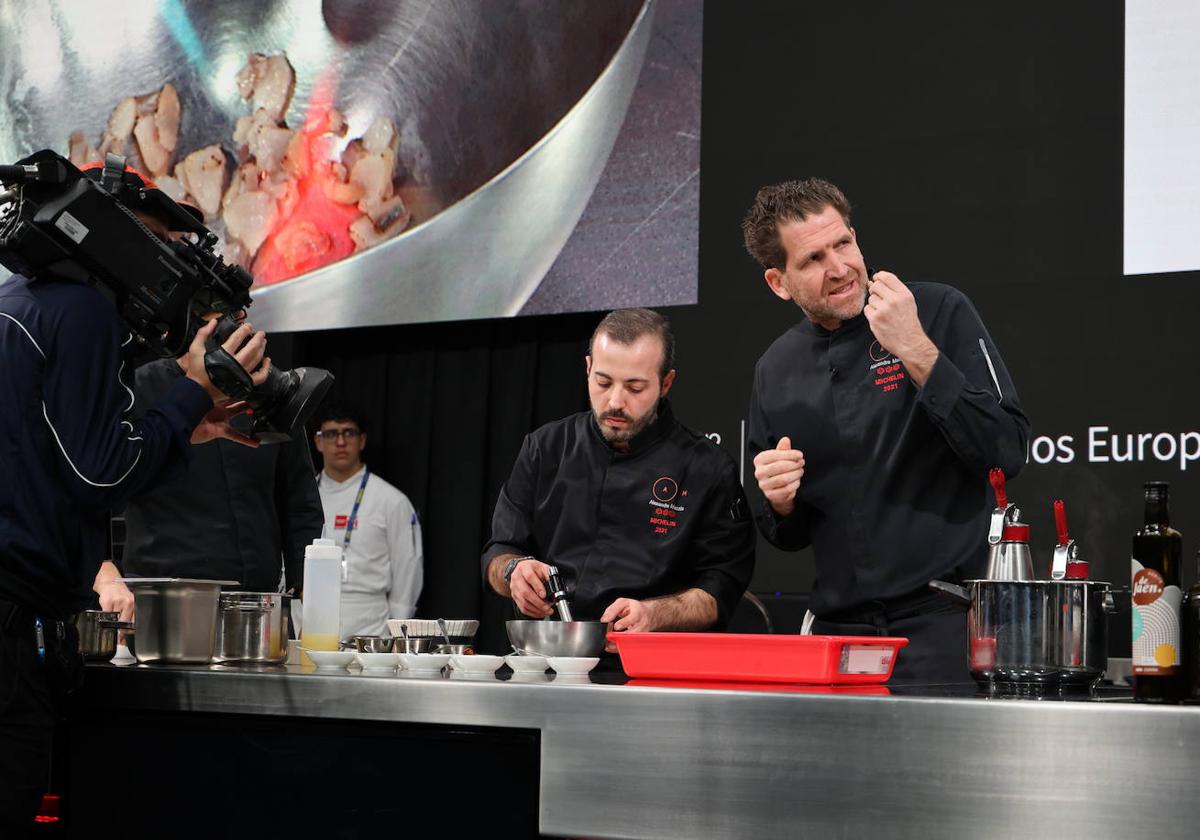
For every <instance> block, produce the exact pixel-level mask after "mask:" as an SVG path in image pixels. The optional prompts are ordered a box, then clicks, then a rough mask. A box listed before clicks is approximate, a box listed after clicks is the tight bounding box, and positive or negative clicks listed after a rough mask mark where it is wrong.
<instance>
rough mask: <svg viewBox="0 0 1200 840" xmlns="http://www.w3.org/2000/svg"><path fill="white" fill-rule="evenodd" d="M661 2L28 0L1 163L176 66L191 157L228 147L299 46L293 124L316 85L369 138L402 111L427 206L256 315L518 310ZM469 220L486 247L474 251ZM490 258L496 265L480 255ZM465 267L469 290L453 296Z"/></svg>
mask: <svg viewBox="0 0 1200 840" xmlns="http://www.w3.org/2000/svg"><path fill="white" fill-rule="evenodd" d="M653 6H654V4H653V2H652V0H604V2H599V3H597V2H574V3H562V2H559V0H531V2H522V3H507V2H482V3H481V2H478V0H390V2H389V1H388V0H378V2H376V1H375V0H372V2H366V0H339V1H338V2H336V3H334V2H324V3H292V2H284V0H264V2H256V3H245V2H241V0H176V2H172V3H169V4H166V5H163V4H160V3H158V2H152V1H151V0H127V2H126V3H125V4H123V6H122V10H123V11H122V13H121V14H118V15H91V14H88V13H86V11H72V10H71V7H70V6H66V7H63V9H62V10H61V11H60V12H55V13H54V14H49V13H47V12H45V9H44V6H43V4H42V3H41V2H40V0H14V1H13V2H10V3H6V4H4V9H5V14H2V15H0V43H2V44H4V45H5V47H6V48H5V49H4V50H2V51H0V91H4V92H5V93H4V96H5V102H4V108H5V113H10V114H13V115H15V116H14V118H12V119H6V120H4V121H3V123H2V124H0V163H6V164H7V163H12V162H14V161H16V160H17V159H18V158H20V157H23V156H24V155H26V154H29V153H30V152H32V151H34V150H36V149H40V148H44V147H53V148H55V149H59V150H63V151H65V149H66V144H67V139H68V137H69V135H70V133H71V132H72V131H75V130H83V131H85V132H86V134H87V135H88V137H89V138H90V139H91V140H92V142H96V141H97V140H98V139H99V136H100V134H101V131H102V130H103V129H104V127H105V125H106V124H107V123H108V120H109V116H110V114H111V112H112V110H113V107H114V106H115V105H116V104H117V103H118V102H119V101H120V100H121V99H122V98H123V97H125V96H132V95H140V94H145V93H148V92H150V91H151V90H155V89H157V88H158V87H160V86H161V85H162V84H163V83H164V82H167V81H170V82H171V83H172V84H173V85H174V86H175V87H176V88H177V89H178V91H179V97H180V100H181V102H182V106H183V116H182V123H181V125H180V128H179V142H178V147H177V152H176V155H175V158H176V160H180V159H182V158H183V157H184V156H185V155H186V154H187V153H189V152H192V151H194V150H196V149H199V148H201V147H203V146H206V145H208V144H211V143H221V144H224V145H225V146H226V147H227V148H229V147H230V144H231V140H232V137H233V130H234V125H235V123H236V121H237V120H238V118H239V117H242V116H247V115H249V114H250V113H251V109H250V107H249V106H248V105H247V103H245V102H243V101H242V100H241V98H240V96H239V95H238V89H237V84H236V81H235V78H234V76H235V73H236V70H237V68H238V67H240V66H241V64H242V63H243V62H244V61H245V60H246V57H247V56H248V55H249V54H250V53H253V52H261V53H268V54H270V53H277V52H279V51H286V53H287V56H288V59H289V61H290V62H291V63H292V65H293V66H294V67H295V70H296V93H295V96H294V98H293V100H292V105H291V108H290V109H289V111H288V113H287V115H286V120H287V124H288V125H289V126H290V127H292V128H297V127H299V126H300V125H301V124H302V123H303V122H304V118H305V116H306V112H307V111H308V109H309V108H310V107H311V106H313V105H314V104H315V103H314V100H315V99H318V98H319V97H316V96H314V91H315V90H319V91H321V93H323V94H330V95H331V96H332V100H333V101H332V105H333V106H334V107H336V108H337V109H339V111H340V112H341V113H342V114H344V115H345V118H346V121H347V123H348V126H349V128H348V130H347V137H361V136H362V135H363V133H364V132H365V131H366V129H367V128H368V127H369V126H370V125H371V123H372V122H373V121H374V120H375V119H376V118H377V117H381V116H382V117H389V118H391V119H392V120H393V121H394V122H395V124H396V126H397V128H398V129H399V132H398V137H397V143H398V145H399V148H398V158H399V160H400V161H401V162H402V164H403V168H404V170H405V172H404V174H403V178H404V182H403V184H402V187H401V195H402V196H403V198H404V199H405V201H406V202H407V203H408V204H409V206H410V208H411V209H412V210H413V213H414V215H415V219H416V222H415V226H414V227H413V228H411V229H410V230H408V231H406V232H405V233H403V234H401V235H400V236H399V237H397V238H395V239H392V240H389V241H387V242H385V243H383V244H381V245H379V246H378V247H376V248H373V249H370V250H367V251H365V252H363V253H361V254H357V255H355V256H352V257H350V258H348V259H345V260H343V261H341V262H338V263H335V264H333V265H330V266H327V267H325V268H323V269H319V270H317V271H314V272H311V273H310V274H307V275H305V276H303V277H302V278H297V279H296V280H291V281H286V282H284V283H281V284H277V285H273V286H268V287H265V288H264V289H262V290H261V291H257V292H256V295H257V303H256V304H255V306H254V310H253V311H254V321H255V324H256V326H261V327H264V328H266V329H267V330H269V331H272V330H273V331H276V332H280V331H294V330H302V329H323V328H325V329H327V328H328V327H329V326H330V325H331V324H340V325H342V326H347V325H351V324H388V323H395V322H398V321H404V322H412V321H441V320H457V319H462V318H472V317H475V318H479V317H496V316H501V315H510V314H515V313H516V312H517V310H519V309H520V307H521V305H522V304H523V303H524V301H525V300H526V298H528V297H529V295H530V293H531V292H532V291H533V289H534V288H535V287H536V285H537V283H538V282H539V281H540V280H541V278H542V276H543V275H544V274H545V272H546V270H547V269H548V268H549V267H550V265H551V264H552V263H553V262H554V259H555V258H556V257H557V256H558V253H559V251H560V250H561V249H562V246H563V244H564V243H565V242H566V240H567V238H568V237H569V236H570V234H571V232H572V230H573V229H574V226H575V223H576V221H577V220H578V218H579V216H580V214H581V213H582V211H583V209H584V206H585V205H586V204H587V202H588V199H589V198H590V197H591V194H592V191H593V189H594V187H595V184H596V182H597V180H598V179H599V176H600V173H601V171H602V170H603V168H604V166H605V163H606V162H607V159H608V156H609V152H610V151H611V149H612V146H613V143H614V141H615V140H616V137H617V133H618V131H619V130H620V128H621V125H622V123H623V120H624V115H625V112H626V110H627V108H628V105H629V101H630V98H631V96H632V93H633V89H634V86H635V83H636V82H637V78H638V76H639V73H640V71H641V66H642V63H643V58H644V55H645V51H646V45H647V43H648V42H649V39H650V34H651V29H652V26H651V23H652V20H653V16H654V15H653V12H654V9H653ZM80 8H82V7H80ZM130 21H137V31H138V34H137V36H136V37H135V36H131V30H130V29H129V28H128V27H129V25H130V24H129V22H130ZM48 55H50V56H54V61H53V62H51V63H49V64H48V63H47V58H46V56H48ZM518 57H519V60H517V58H518ZM79 91H89V92H90V94H91V95H88V96H80V95H78V92H79ZM16 115H19V118H17V117H16ZM468 232H470V237H471V239H470V241H471V245H470V247H461V244H462V242H463V241H464V236H466V235H467V233H468ZM483 255H487V260H488V265H489V269H488V271H487V272H486V276H482V275H480V273H479V272H478V271H477V267H478V264H479V260H480V259H481V258H482V257H483ZM466 277H469V278H473V280H472V285H471V288H470V290H469V293H466V294H447V291H446V290H447V289H449V288H452V287H453V284H454V283H458V282H461V280H462V278H466ZM306 594H307V590H306Z"/></svg>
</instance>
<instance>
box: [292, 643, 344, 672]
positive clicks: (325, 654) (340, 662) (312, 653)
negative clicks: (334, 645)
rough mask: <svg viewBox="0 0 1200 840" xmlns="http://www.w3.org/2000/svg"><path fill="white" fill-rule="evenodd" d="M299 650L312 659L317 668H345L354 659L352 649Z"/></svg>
mask: <svg viewBox="0 0 1200 840" xmlns="http://www.w3.org/2000/svg"><path fill="white" fill-rule="evenodd" d="M301 651H302V652H303V653H304V655H305V656H307V657H308V658H309V659H311V660H312V663H313V664H314V665H316V666H317V668H318V669H319V670H345V669H346V667H347V666H348V665H350V663H351V662H353V661H354V656H355V653H354V651H352V650H307V649H305V648H301Z"/></svg>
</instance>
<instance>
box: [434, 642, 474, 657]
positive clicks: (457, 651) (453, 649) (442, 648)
mask: <svg viewBox="0 0 1200 840" xmlns="http://www.w3.org/2000/svg"><path fill="white" fill-rule="evenodd" d="M426 641H428V640H426ZM433 652H434V653H447V654H452V655H455V656H472V655H473V654H474V653H475V648H474V646H472V645H438V646H437V647H436V648H434V649H433Z"/></svg>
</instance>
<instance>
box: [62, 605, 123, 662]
mask: <svg viewBox="0 0 1200 840" xmlns="http://www.w3.org/2000/svg"><path fill="white" fill-rule="evenodd" d="M120 617H121V614H120V613H118V612H105V611H103V610H84V611H83V612H81V613H79V615H77V616H76V617H75V629H76V630H78V631H79V653H80V655H81V656H82V657H83V658H84V659H86V660H88V661H89V662H107V661H108V660H110V659H112V658H113V655H114V654H116V652H117V631H118V630H132V629H133V623H132V622H129V621H119V620H118V619H120Z"/></svg>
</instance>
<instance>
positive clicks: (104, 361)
mask: <svg viewBox="0 0 1200 840" xmlns="http://www.w3.org/2000/svg"><path fill="white" fill-rule="evenodd" d="M133 344H134V342H133V339H132V336H131V335H130V334H129V332H128V330H127V329H125V327H124V325H123V322H122V321H121V319H120V318H119V317H118V315H117V312H116V309H115V307H114V306H113V305H112V303H111V302H110V301H109V300H108V298H106V297H105V296H104V295H103V294H102V293H101V292H100V291H98V290H97V289H95V288H92V287H90V286H87V285H84V284H81V283H76V282H72V281H67V280H59V279H43V280H29V279H27V278H25V277H21V276H19V275H17V276H14V277H12V278H11V279H10V280H8V281H7V282H5V283H3V284H0V360H3V361H2V364H0V465H3V475H2V477H0V598H3V599H5V600H8V601H12V602H16V603H19V604H23V605H25V606H27V607H31V608H33V609H35V610H37V611H39V612H41V613H42V614H44V615H47V616H51V617H59V618H61V617H65V616H67V615H69V614H70V613H71V612H74V611H76V610H79V609H81V608H84V607H86V606H87V604H88V603H89V602H90V601H91V598H92V591H91V589H92V582H93V580H94V578H95V575H96V571H97V570H98V569H99V568H100V564H101V562H103V560H104V559H105V556H106V554H107V551H108V547H107V546H106V545H105V533H106V527H107V520H108V515H109V510H110V509H111V508H113V507H114V506H117V505H120V504H122V503H123V502H124V501H125V500H126V499H128V498H129V497H130V496H131V495H132V494H134V493H137V492H140V491H144V490H145V489H146V488H148V487H150V486H151V485H153V484H155V483H156V482H158V481H161V480H163V479H164V478H166V477H168V476H169V475H170V474H171V473H172V471H174V470H179V469H183V468H184V467H186V464H187V460H188V457H189V455H190V451H191V443H190V438H191V433H192V430H193V429H194V428H195V427H196V425H197V424H198V423H199V421H200V420H201V419H202V418H203V417H204V415H205V414H206V413H207V412H208V411H209V409H211V408H212V400H211V399H210V398H209V396H208V394H206V393H205V392H204V389H203V388H201V387H200V386H199V385H197V384H196V383H195V382H192V381H191V380H188V379H181V380H180V381H179V382H177V383H176V384H175V385H174V386H173V387H172V388H171V390H170V391H169V392H168V394H167V395H166V396H165V397H164V399H163V400H162V401H161V402H159V403H158V404H157V405H156V406H155V407H154V408H153V409H151V410H149V411H147V412H146V414H145V416H144V417H143V418H141V419H140V420H136V419H133V418H132V417H131V415H130V409H131V408H132V407H133V392H132V391H131V390H130V388H129V386H128V384H127V382H128V381H129V374H130V371H128V370H127V367H126V366H127V364H128V360H129V358H130V357H131V351H132V348H133Z"/></svg>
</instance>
